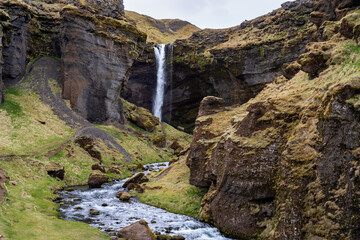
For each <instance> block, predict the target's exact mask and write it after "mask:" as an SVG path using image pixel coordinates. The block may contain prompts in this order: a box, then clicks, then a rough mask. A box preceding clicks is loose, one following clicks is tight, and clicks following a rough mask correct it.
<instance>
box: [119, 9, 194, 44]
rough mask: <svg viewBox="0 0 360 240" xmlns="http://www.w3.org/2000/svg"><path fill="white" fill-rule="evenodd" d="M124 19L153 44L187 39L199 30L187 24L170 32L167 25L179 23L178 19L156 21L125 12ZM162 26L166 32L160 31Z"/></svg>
mask: <svg viewBox="0 0 360 240" xmlns="http://www.w3.org/2000/svg"><path fill="white" fill-rule="evenodd" d="M125 15H126V18H127V19H128V21H129V22H131V23H132V24H134V25H135V26H136V27H137V28H138V29H139V30H140V31H142V32H145V33H146V34H147V35H148V38H147V41H148V42H152V43H155V44H160V43H164V44H167V43H172V42H174V41H175V40H177V39H186V38H189V37H190V36H191V35H192V34H193V33H194V32H196V31H198V30H200V29H199V28H198V27H196V26H194V25H192V24H190V23H189V24H187V25H185V26H184V27H182V28H180V29H178V30H177V31H173V30H171V28H170V27H169V25H170V24H171V23H172V22H176V21H178V22H180V21H181V20H179V19H174V20H172V19H171V20H170V19H163V20H157V19H154V18H151V17H149V16H146V15H141V14H138V13H136V12H132V11H126V12H125ZM162 24H163V26H164V29H166V31H162V30H161V29H160V28H159V25H162Z"/></svg>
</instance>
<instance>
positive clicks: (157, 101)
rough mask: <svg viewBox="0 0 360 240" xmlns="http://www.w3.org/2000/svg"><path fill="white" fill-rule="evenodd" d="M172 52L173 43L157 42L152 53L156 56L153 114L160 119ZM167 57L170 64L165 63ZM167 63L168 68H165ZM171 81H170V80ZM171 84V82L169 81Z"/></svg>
mask: <svg viewBox="0 0 360 240" xmlns="http://www.w3.org/2000/svg"><path fill="white" fill-rule="evenodd" d="M172 52H173V44H172V43H171V44H169V45H168V47H167V46H166V45H165V44H159V45H155V46H154V53H155V58H156V71H157V75H156V78H157V81H156V92H155V97H154V102H153V114H154V116H156V117H158V118H159V119H160V121H162V108H163V105H164V95H165V86H166V80H167V78H171V76H172V55H173V54H172ZM167 59H168V60H169V61H170V64H169V63H167ZM167 65H169V69H168V70H167V69H166V68H167ZM167 75H169V77H167ZM170 82H171V81H170ZM170 84H171V83H170Z"/></svg>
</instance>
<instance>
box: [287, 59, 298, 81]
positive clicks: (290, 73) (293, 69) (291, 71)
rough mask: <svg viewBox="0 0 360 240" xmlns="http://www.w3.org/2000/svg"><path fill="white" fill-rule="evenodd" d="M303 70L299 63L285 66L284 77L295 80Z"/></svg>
mask: <svg viewBox="0 0 360 240" xmlns="http://www.w3.org/2000/svg"><path fill="white" fill-rule="evenodd" d="M300 70H301V65H300V64H299V63H297V62H293V63H291V64H284V66H283V75H284V76H285V77H286V78H287V79H291V78H293V77H294V76H295V75H296V74H297V73H298V72H299V71H300Z"/></svg>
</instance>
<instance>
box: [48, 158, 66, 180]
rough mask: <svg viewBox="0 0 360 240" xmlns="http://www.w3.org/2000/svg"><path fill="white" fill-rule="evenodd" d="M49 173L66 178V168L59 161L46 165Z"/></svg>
mask: <svg viewBox="0 0 360 240" xmlns="http://www.w3.org/2000/svg"><path fill="white" fill-rule="evenodd" d="M45 169H46V171H47V173H48V174H49V175H50V176H51V177H54V178H59V179H61V180H63V179H64V176H65V169H64V167H63V166H61V165H60V164H58V163H54V162H51V163H49V164H47V165H46V166H45Z"/></svg>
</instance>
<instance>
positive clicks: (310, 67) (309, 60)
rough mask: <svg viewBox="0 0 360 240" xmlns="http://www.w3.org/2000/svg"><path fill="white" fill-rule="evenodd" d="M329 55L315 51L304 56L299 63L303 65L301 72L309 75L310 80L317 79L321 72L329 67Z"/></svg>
mask: <svg viewBox="0 0 360 240" xmlns="http://www.w3.org/2000/svg"><path fill="white" fill-rule="evenodd" d="M328 60H329V55H327V54H325V52H323V51H321V50H317V49H316V50H313V51H310V52H308V53H304V54H302V55H301V56H300V57H299V59H298V63H299V64H300V65H301V70H302V71H304V72H306V73H308V74H309V77H310V78H314V77H317V76H318V75H319V73H320V72H322V71H323V70H324V69H326V68H327V67H328V65H327V61H328Z"/></svg>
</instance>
